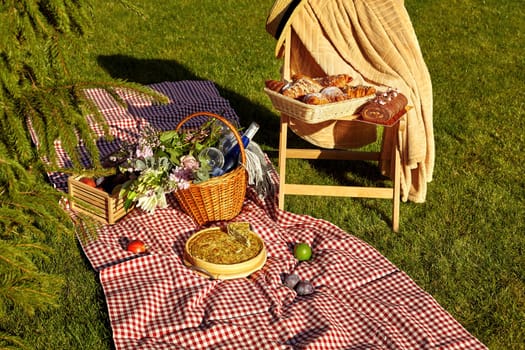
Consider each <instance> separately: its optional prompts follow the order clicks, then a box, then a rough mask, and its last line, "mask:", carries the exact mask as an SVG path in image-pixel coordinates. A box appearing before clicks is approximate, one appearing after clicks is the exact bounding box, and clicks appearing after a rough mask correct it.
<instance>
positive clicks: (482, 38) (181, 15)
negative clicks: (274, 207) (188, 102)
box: [5, 0, 525, 349]
mask: <svg viewBox="0 0 525 350" xmlns="http://www.w3.org/2000/svg"><path fill="white" fill-rule="evenodd" d="M272 3H273V0H263V1H250V0H237V1H233V0H221V1H212V0H199V1H189V0H174V1H152V0H138V1H137V5H138V6H140V7H141V8H142V9H143V11H144V13H145V14H146V16H147V17H145V18H142V17H140V16H137V15H136V14H135V13H132V12H130V11H129V10H127V9H124V8H122V7H121V6H118V5H115V4H114V3H113V2H108V1H102V0H96V1H95V4H96V6H95V7H94V15H95V19H94V24H93V28H92V31H91V32H90V33H88V34H87V35H86V36H85V37H83V38H81V39H79V40H76V41H70V42H68V43H67V44H65V45H66V46H67V47H66V54H67V63H68V65H69V71H70V73H71V74H72V75H74V76H78V77H80V79H81V80H101V81H103V80H107V79H108V77H113V78H120V79H126V80H129V81H134V82H139V83H143V84H148V83H154V82H160V81H168V80H183V79H208V80H212V81H214V82H215V83H216V84H217V87H218V88H219V90H220V92H221V94H222V95H223V96H225V97H227V98H228V99H230V101H231V103H232V105H233V106H234V108H235V109H236V111H237V112H238V114H239V116H240V118H241V123H242V124H243V126H247V125H248V124H249V123H250V122H251V121H252V120H256V121H258V122H259V123H260V124H261V126H262V129H261V131H260V132H259V134H257V137H256V141H258V142H259V143H260V144H261V145H262V146H263V148H264V149H265V150H267V151H268V153H269V154H270V156H271V157H272V159H273V160H276V156H277V154H276V152H275V151H276V149H277V145H278V115H277V113H276V111H275V110H274V109H273V108H272V106H271V104H270V101H269V99H268V98H267V96H266V95H265V93H264V92H263V84H264V80H265V79H268V78H278V77H279V68H280V64H281V62H279V61H277V60H276V59H275V58H274V57H273V52H274V45H275V41H274V39H273V38H272V37H270V35H269V34H267V33H266V32H265V29H264V25H265V19H266V14H267V12H268V10H269V9H270V7H271V5H272ZM405 5H406V7H407V9H408V11H409V13H410V15H411V18H412V21H413V24H414V27H415V30H416V33H417V35H418V38H419V41H420V45H421V48H422V51H423V55H424V57H425V60H426V62H427V65H428V68H429V70H430V73H431V76H432V83H433V88H434V132H435V141H436V166H435V171H434V178H433V182H431V183H430V184H429V187H428V195H427V201H426V203H423V204H414V203H403V204H402V205H401V223H400V224H401V230H400V232H399V233H397V234H396V233H393V232H392V231H391V230H390V222H389V218H390V210H391V209H390V202H389V201H385V200H372V199H342V198H326V197H325V198H323V197H307V198H306V200H305V198H304V197H294V196H289V197H287V201H286V209H287V210H289V211H291V212H297V213H304V214H309V215H312V216H314V217H320V218H324V219H326V220H329V221H331V222H333V223H335V224H336V225H338V226H340V227H341V228H343V229H345V230H346V231H348V232H349V233H351V234H353V235H355V236H357V237H360V238H362V239H363V240H365V241H367V242H368V243H370V244H371V245H372V246H374V247H376V248H377V249H378V250H379V251H380V252H381V253H382V254H383V255H384V256H386V257H387V258H388V259H389V260H391V261H392V262H393V263H395V264H396V265H397V266H398V267H399V268H401V269H402V270H404V271H406V272H407V273H408V275H410V276H411V277H412V278H413V279H414V280H415V281H416V282H417V283H418V284H419V285H420V286H421V287H422V288H423V289H424V290H426V291H427V292H429V293H430V294H432V295H433V296H434V297H435V298H436V299H437V301H438V302H439V303H440V304H441V305H442V306H443V307H444V308H445V309H446V310H448V311H449V312H450V313H451V314H452V315H453V316H454V317H455V318H456V319H457V320H458V321H459V322H460V323H461V324H462V325H464V326H465V328H467V329H468V330H469V331H470V332H471V333H472V334H473V335H474V336H476V337H478V338H479V339H480V340H481V341H482V342H483V343H485V344H486V345H487V346H489V348H490V349H525V346H524V345H523V344H525V321H524V320H525V261H524V259H525V258H524V247H525V239H524V232H525V227H524V226H525V225H524V222H525V181H524V178H523V174H524V173H525V166H524V164H523V161H524V155H525V153H524V144H525V140H524V136H523V130H524V128H525V125H524V124H525V116H524V110H525V106H524V101H525V94H524V87H525V84H524V82H525V55H524V54H523V48H524V47H525V30H524V29H525V16H523V15H521V11H522V10H521V8H522V5H523V1H521V0H507V1H500V0H485V1H482V0H464V1H457V0H441V1H429V0H426V1H422V0H419V1H417V0H407V1H405ZM292 142H298V140H295V141H292ZM363 169H364V171H363ZM288 171H289V173H290V177H291V178H293V177H299V176H300V177H303V178H307V180H308V181H312V182H318V183H341V182H345V181H353V182H358V183H366V182H367V179H366V178H365V177H363V176H362V175H360V174H362V173H363V172H372V175H374V174H377V170H376V169H375V168H374V165H373V164H368V163H355V164H347V163H345V164H343V165H342V166H341V165H340V164H334V162H327V163H319V162H306V161H292V162H290V163H289V170H288ZM341 171H344V173H341ZM375 176H376V177H378V175H375ZM52 244H53V245H54V246H55V247H56V248H57V250H58V251H59V252H60V254H58V255H57V256H56V257H55V260H54V261H53V264H52V265H53V266H52V267H49V269H51V270H52V272H55V273H58V274H62V275H64V276H65V277H66V287H65V288H64V290H63V295H62V297H61V305H60V307H59V308H58V309H56V310H53V311H52V312H45V313H39V314H37V315H36V317H34V318H30V319H29V318H27V319H25V318H23V317H22V318H21V317H18V315H14V316H13V319H11V320H6V321H5V322H9V323H12V324H13V325H14V326H13V327H15V328H16V329H17V333H18V334H19V335H21V336H22V338H24V339H25V340H26V341H27V342H28V343H29V344H31V348H34V349H111V348H112V340H111V329H110V325H109V320H108V316H107V313H106V306H105V303H104V295H103V291H102V289H101V287H100V285H99V283H98V281H97V276H96V274H95V273H94V272H93V271H92V269H91V267H90V265H89V262H88V261H87V260H85V258H84V257H83V255H82V253H81V251H80V248H79V246H78V244H77V242H76V241H75V239H74V238H72V237H69V238H62V239H58V238H57V240H56V241H55V242H53V243H52Z"/></svg>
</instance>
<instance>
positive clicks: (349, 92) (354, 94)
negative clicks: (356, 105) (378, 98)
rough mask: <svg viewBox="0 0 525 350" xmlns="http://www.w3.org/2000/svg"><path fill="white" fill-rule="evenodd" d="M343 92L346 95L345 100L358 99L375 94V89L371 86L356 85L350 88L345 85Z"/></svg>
mask: <svg viewBox="0 0 525 350" xmlns="http://www.w3.org/2000/svg"><path fill="white" fill-rule="evenodd" d="M342 90H343V92H344V93H345V94H346V96H347V98H359V97H365V96H369V95H373V94H375V93H376V89H375V88H374V87H373V86H365V85H357V86H350V85H346V86H345V87H343V89H342Z"/></svg>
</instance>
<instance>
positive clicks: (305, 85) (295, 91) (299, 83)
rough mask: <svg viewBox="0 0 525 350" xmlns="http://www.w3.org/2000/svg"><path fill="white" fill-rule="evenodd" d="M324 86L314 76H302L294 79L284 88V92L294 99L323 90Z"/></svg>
mask: <svg viewBox="0 0 525 350" xmlns="http://www.w3.org/2000/svg"><path fill="white" fill-rule="evenodd" d="M322 88H323V87H322V86H321V85H320V84H319V83H317V82H316V81H314V80H313V79H312V78H310V77H307V76H302V77H300V78H299V79H296V80H294V81H293V82H292V84H290V86H288V87H286V88H285V89H283V90H282V94H283V95H284V96H288V97H291V98H294V99H301V98H303V97H304V96H305V95H306V94H309V93H312V92H319V91H321V89H322Z"/></svg>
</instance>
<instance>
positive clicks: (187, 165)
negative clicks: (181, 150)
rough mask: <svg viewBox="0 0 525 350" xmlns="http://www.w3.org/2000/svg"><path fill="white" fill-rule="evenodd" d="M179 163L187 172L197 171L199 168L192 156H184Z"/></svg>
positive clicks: (197, 162)
mask: <svg viewBox="0 0 525 350" xmlns="http://www.w3.org/2000/svg"><path fill="white" fill-rule="evenodd" d="M180 163H181V164H182V166H183V167H184V169H187V170H192V171H193V170H198V169H199V167H200V164H199V161H198V160H197V159H195V157H194V156H190V155H186V156H182V157H181V158H180Z"/></svg>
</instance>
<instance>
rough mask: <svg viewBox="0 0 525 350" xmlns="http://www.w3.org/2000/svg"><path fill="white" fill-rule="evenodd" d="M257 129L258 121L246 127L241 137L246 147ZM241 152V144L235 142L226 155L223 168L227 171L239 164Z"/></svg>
mask: <svg viewBox="0 0 525 350" xmlns="http://www.w3.org/2000/svg"><path fill="white" fill-rule="evenodd" d="M257 130H259V124H257V123H256V122H252V123H251V124H250V126H249V127H248V129H246V131H245V132H244V134H243V135H242V137H241V140H242V144H243V146H244V147H245V148H246V146H248V144H249V143H250V141H251V140H252V138H253V136H254V135H255V133H256V132H257ZM240 153H241V149H240V148H239V144H237V143H235V145H233V147H231V148H230V150H229V151H228V152H227V153H226V154H225V155H224V165H223V166H222V170H224V172H225V173H227V172H228V171H231V170H233V169H234V168H235V167H236V166H237V164H238V163H239V154H240Z"/></svg>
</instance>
